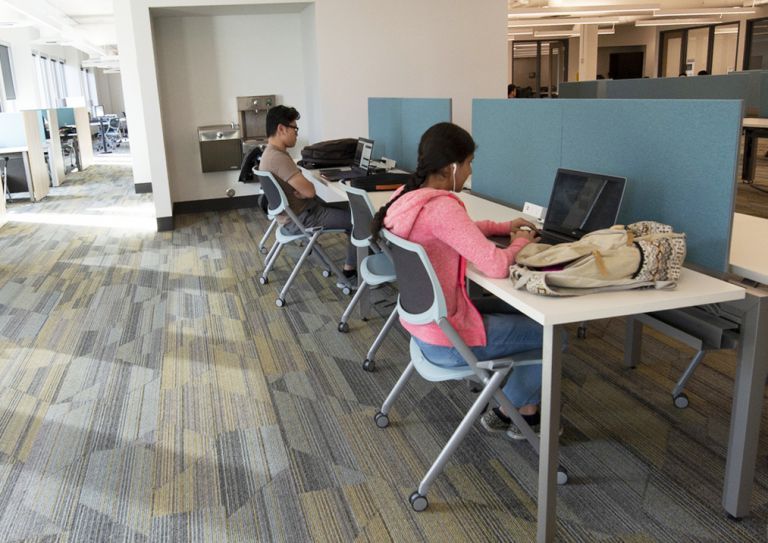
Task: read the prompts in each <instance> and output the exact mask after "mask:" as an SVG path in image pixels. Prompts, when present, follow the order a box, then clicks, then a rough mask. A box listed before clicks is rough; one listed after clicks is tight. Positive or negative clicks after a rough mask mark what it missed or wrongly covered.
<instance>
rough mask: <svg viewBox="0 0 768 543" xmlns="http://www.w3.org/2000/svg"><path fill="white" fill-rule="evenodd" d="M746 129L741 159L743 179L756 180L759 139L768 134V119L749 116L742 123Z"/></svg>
mask: <svg viewBox="0 0 768 543" xmlns="http://www.w3.org/2000/svg"><path fill="white" fill-rule="evenodd" d="M742 129H743V130H744V154H743V158H742V161H741V179H742V180H743V181H744V182H746V183H753V182H754V181H755V168H756V167H757V140H758V139H760V138H764V137H767V136H768V119H762V118H752V117H748V118H746V119H744V121H743V123H742Z"/></svg>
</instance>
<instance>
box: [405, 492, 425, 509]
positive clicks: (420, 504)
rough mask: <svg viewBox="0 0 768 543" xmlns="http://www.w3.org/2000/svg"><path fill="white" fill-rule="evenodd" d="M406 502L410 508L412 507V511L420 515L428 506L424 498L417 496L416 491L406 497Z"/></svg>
mask: <svg viewBox="0 0 768 543" xmlns="http://www.w3.org/2000/svg"><path fill="white" fill-rule="evenodd" d="M408 501H409V502H411V507H413V510H414V511H416V512H417V513H420V512H422V511H424V509H426V508H427V507H428V506H429V502H428V501H427V497H426V496H422V495H421V494H419V491H418V490H417V491H416V492H414V493H413V494H411V495H410V496H408Z"/></svg>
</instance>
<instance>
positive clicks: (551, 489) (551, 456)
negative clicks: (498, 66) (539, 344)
mask: <svg viewBox="0 0 768 543" xmlns="http://www.w3.org/2000/svg"><path fill="white" fill-rule="evenodd" d="M562 328H563V327H562V326H553V325H546V326H544V343H543V352H542V355H543V356H542V364H541V406H542V411H541V441H540V442H539V445H540V449H539V494H538V506H539V509H538V519H537V520H538V523H537V534H536V540H537V541H538V542H539V543H546V542H549V541H554V539H555V533H556V531H557V513H556V505H557V466H558V446H559V442H558V439H559V435H558V434H559V429H560V380H561V374H562V367H561V366H562V362H561V358H562V346H563V345H562V344H563V330H562ZM547 407H549V409H547Z"/></svg>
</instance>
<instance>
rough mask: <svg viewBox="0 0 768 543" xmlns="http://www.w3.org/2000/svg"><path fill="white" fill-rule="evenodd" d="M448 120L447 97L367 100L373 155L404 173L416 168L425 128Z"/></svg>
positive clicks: (449, 102)
mask: <svg viewBox="0 0 768 543" xmlns="http://www.w3.org/2000/svg"><path fill="white" fill-rule="evenodd" d="M450 120H451V99H450V98H368V137H369V138H370V139H372V140H373V141H374V145H373V152H374V156H375V157H376V158H381V157H382V156H385V157H387V158H391V159H394V160H396V161H397V167H398V168H401V169H403V170H407V171H414V170H415V169H416V161H417V152H418V146H419V139H420V138H421V135H422V134H423V133H424V132H425V131H426V130H427V128H429V127H430V126H432V125H433V124H436V123H439V122H444V121H447V122H450Z"/></svg>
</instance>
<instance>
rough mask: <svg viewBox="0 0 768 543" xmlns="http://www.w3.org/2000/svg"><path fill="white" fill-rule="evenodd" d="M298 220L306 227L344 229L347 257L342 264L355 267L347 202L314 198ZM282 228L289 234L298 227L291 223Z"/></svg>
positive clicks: (354, 253) (355, 259)
mask: <svg viewBox="0 0 768 543" xmlns="http://www.w3.org/2000/svg"><path fill="white" fill-rule="evenodd" d="M299 220H300V221H301V222H302V224H303V225H304V226H305V227H306V228H311V227H313V226H322V227H323V228H332V229H340V230H345V231H346V232H347V258H346V261H345V262H344V264H345V265H346V266H347V267H350V268H356V267H357V247H355V246H354V245H352V242H351V241H350V240H349V234H350V232H352V213H351V211H350V210H349V204H348V203H346V202H339V203H337V204H326V203H324V202H321V201H319V200H315V201H313V202H312V203H310V205H309V207H307V209H305V210H304V211H302V212H301V214H299ZM284 229H285V230H286V231H288V232H289V233H291V234H296V233H298V232H299V229H298V227H297V226H296V225H295V224H293V223H291V224H288V225H286V226H285V227H284Z"/></svg>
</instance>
